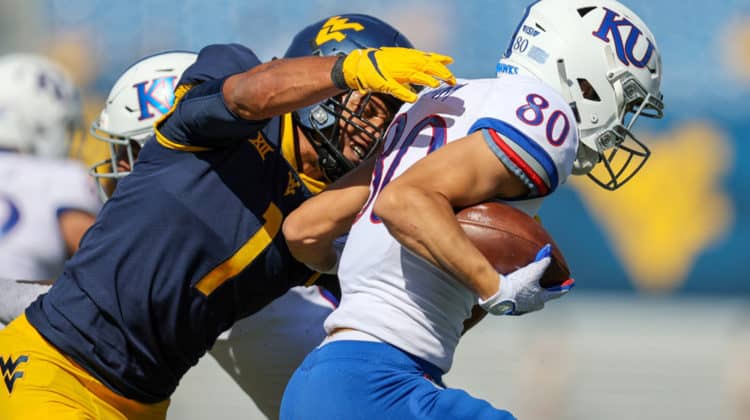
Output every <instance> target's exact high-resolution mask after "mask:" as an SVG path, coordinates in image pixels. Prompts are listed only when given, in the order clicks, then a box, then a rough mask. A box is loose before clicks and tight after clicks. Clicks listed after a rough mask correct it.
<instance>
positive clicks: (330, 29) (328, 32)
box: [315, 16, 365, 46]
mask: <svg viewBox="0 0 750 420" xmlns="http://www.w3.org/2000/svg"><path fill="white" fill-rule="evenodd" d="M347 29H351V30H354V31H357V32H359V31H361V30H363V29H365V27H364V26H362V24H361V23H357V22H349V18H342V17H341V16H334V17H332V18H330V19H328V20H327V21H326V23H324V24H323V27H322V28H320V31H319V32H318V35H317V36H316V37H315V45H318V46H320V45H323V44H325V43H326V42H328V41H337V42H341V41H343V40H344V39H346V34H344V33H343V31H345V30H347Z"/></svg>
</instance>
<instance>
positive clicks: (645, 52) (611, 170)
mask: <svg viewBox="0 0 750 420" xmlns="http://www.w3.org/2000/svg"><path fill="white" fill-rule="evenodd" d="M497 73H498V76H501V75H502V74H506V73H526V74H528V73H531V74H533V75H535V76H537V77H539V78H540V79H542V80H544V81H545V82H546V83H548V84H550V85H551V86H553V87H554V88H556V89H558V90H559V91H560V92H561V93H562V94H563V96H564V97H565V98H566V99H567V100H568V101H569V102H570V103H571V107H572V108H573V110H574V112H575V113H576V117H577V119H578V120H579V121H578V127H579V130H580V138H581V146H580V147H579V149H578V157H577V159H576V162H575V165H574V169H573V174H576V175H582V174H587V175H588V176H589V177H590V178H591V179H592V180H594V181H595V182H596V183H597V184H599V185H600V186H602V187H604V188H606V189H609V190H615V189H617V188H619V187H620V186H622V185H623V184H624V183H625V182H627V181H628V180H630V179H631V178H632V177H633V175H635V173H636V172H638V171H639V170H640V169H641V167H642V166H643V164H644V163H645V161H646V159H648V156H649V154H650V152H649V150H648V147H646V145H644V144H643V143H642V142H640V141H638V139H636V138H635V137H634V136H633V134H632V132H631V129H632V127H633V125H634V123H635V122H636V120H637V119H638V117H639V116H646V117H651V118H661V117H662V115H663V113H662V111H663V108H664V104H663V102H662V94H661V92H660V90H659V87H660V84H661V77H662V67H661V54H660V52H659V48H658V47H657V45H656V40H655V39H654V36H653V34H652V33H651V31H650V30H649V28H648V27H647V26H646V24H645V23H644V22H643V21H642V20H641V19H640V18H639V17H638V15H636V14H635V13H634V12H633V11H631V10H630V9H628V8H627V7H625V6H624V5H622V4H621V3H619V2H617V1H614V0H541V1H538V2H535V3H533V4H531V5H530V6H529V7H528V8H527V9H526V14H525V15H524V17H523V19H522V20H521V23H520V24H519V26H518V29H517V30H516V33H515V35H514V36H513V38H512V39H511V43H510V45H509V46H508V49H507V51H506V52H505V54H504V56H503V57H502V58H501V59H500V62H499V63H498V65H497ZM599 163H601V164H602V165H600V167H599V168H597V170H596V171H594V172H592V169H594V167H596V166H597V164H599ZM602 167H603V168H602Z"/></svg>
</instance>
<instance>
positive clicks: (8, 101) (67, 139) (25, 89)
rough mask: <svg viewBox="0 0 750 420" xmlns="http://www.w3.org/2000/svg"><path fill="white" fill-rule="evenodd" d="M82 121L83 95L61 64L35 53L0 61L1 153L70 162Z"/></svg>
mask: <svg viewBox="0 0 750 420" xmlns="http://www.w3.org/2000/svg"><path fill="white" fill-rule="evenodd" d="M82 121H83V117H82V112H81V96H80V94H79V93H78V89H77V88H76V86H75V83H73V79H72V78H71V77H70V75H69V74H68V73H67V72H66V71H65V70H63V69H62V68H61V67H60V66H59V65H57V64H55V63H54V62H52V61H51V60H49V59H48V58H45V57H42V56H39V55H34V54H9V55H5V56H2V57H0V148H4V149H12V150H16V151H18V152H21V153H29V154H33V155H37V156H44V157H52V158H65V157H67V156H68V153H69V152H70V144H71V142H72V140H73V136H74V135H75V134H76V133H82V130H81V128H82V127H83V125H82Z"/></svg>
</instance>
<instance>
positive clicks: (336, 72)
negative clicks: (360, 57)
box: [331, 55, 349, 90]
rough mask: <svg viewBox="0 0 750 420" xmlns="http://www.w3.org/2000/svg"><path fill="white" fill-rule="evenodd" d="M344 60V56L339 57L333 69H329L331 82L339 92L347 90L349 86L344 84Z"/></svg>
mask: <svg viewBox="0 0 750 420" xmlns="http://www.w3.org/2000/svg"><path fill="white" fill-rule="evenodd" d="M345 59H346V56H345V55H341V56H339V58H338V59H337V60H336V63H335V64H334V65H333V68H332V69H331V81H332V82H333V85H334V86H336V87H337V88H339V89H341V90H349V85H347V84H346V79H345V78H344V60H345Z"/></svg>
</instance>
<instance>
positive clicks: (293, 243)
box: [282, 156, 375, 268]
mask: <svg viewBox="0 0 750 420" xmlns="http://www.w3.org/2000/svg"><path fill="white" fill-rule="evenodd" d="M374 163H375V156H373V157H371V158H370V159H369V160H367V161H366V162H363V163H362V164H361V165H359V166H358V167H357V168H355V169H354V170H353V171H351V172H349V173H348V174H346V175H345V176H344V177H342V178H340V179H339V180H338V181H336V182H335V183H333V184H331V185H330V186H329V187H328V188H327V189H326V190H325V191H323V192H322V193H320V194H318V195H317V196H315V197H312V198H311V199H309V200H307V201H305V202H304V203H302V205H301V206H300V207H299V208H297V209H296V210H295V211H293V212H292V213H291V214H290V215H289V216H288V217H287V218H286V220H285V221H284V225H283V227H282V229H283V232H284V238H285V239H286V242H287V245H288V246H289V250H290V251H291V253H292V255H293V256H294V257H295V258H297V259H298V260H300V261H302V262H304V263H305V264H307V265H309V266H312V267H321V268H325V267H329V266H331V265H333V264H334V263H335V262H336V261H335V258H336V254H335V252H334V251H333V247H332V244H333V241H334V240H335V239H336V238H338V237H340V236H341V235H343V234H345V233H346V232H348V231H349V229H350V228H351V226H352V223H353V222H354V218H355V217H356V216H357V214H358V213H359V211H360V209H361V208H362V206H363V205H364V203H365V201H367V198H368V196H369V193H370V189H369V184H370V174H371V173H372V168H373V165H374Z"/></svg>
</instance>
